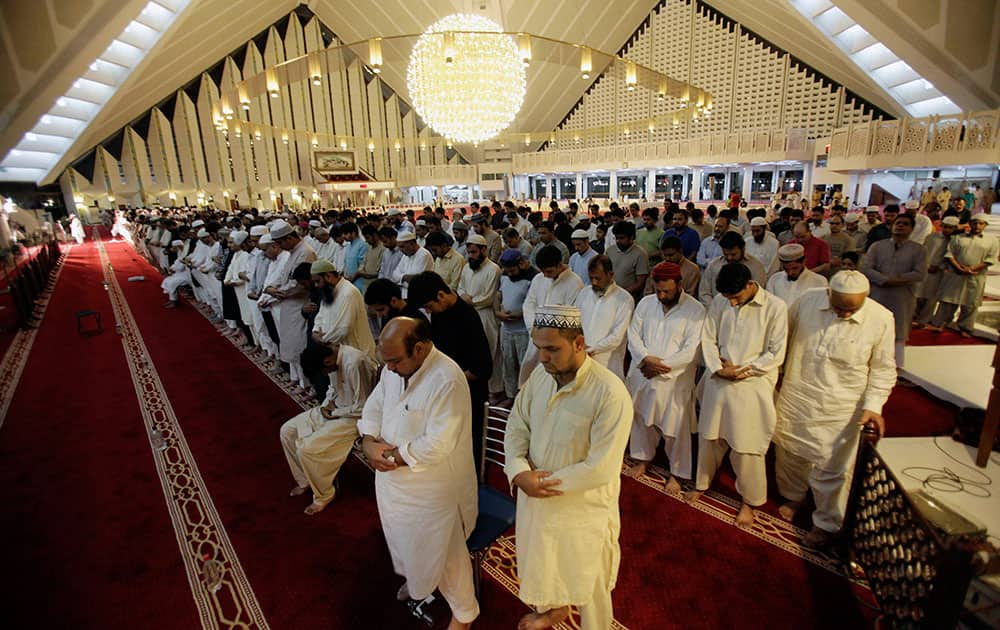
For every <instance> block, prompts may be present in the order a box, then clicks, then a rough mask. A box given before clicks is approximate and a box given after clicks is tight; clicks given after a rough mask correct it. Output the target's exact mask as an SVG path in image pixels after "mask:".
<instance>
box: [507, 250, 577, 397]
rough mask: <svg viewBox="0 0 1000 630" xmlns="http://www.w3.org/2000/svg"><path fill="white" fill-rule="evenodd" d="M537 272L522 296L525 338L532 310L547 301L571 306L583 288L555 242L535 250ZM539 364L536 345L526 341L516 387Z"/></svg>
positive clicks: (531, 320) (529, 332) (533, 314)
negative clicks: (526, 292)
mask: <svg viewBox="0 0 1000 630" xmlns="http://www.w3.org/2000/svg"><path fill="white" fill-rule="evenodd" d="M535 264H537V265H538V270H539V271H541V273H540V274H538V275H536V276H535V277H534V278H532V279H531V286H530V287H529V288H528V295H527V296H525V298H524V304H523V305H522V307H521V310H522V312H523V314H524V323H525V325H527V326H528V337H529V338H530V337H531V325H532V324H531V322H534V321H535V311H536V310H537V309H538V308H540V307H542V306H545V305H548V304H562V305H564V306H570V305H573V304H575V303H576V296H578V295H579V294H580V290H581V289H583V281H582V280H580V276H578V275H576V274H575V273H573V270H572V269H570V268H569V265H567V264H566V263H564V262H563V260H562V252H561V251H560V250H559V248H557V247H555V246H554V245H546V246H545V247H542V248H541V249H539V250H538V254H537V255H536V257H535ZM537 365H538V351H537V349H536V348H535V345H534V344H532V343H529V344H528V351H527V352H525V353H524V359H523V360H522V361H521V370H520V372H519V373H518V378H517V386H518V387H519V388H520V387H523V386H524V384H525V382H527V380H528V377H529V376H531V372H532V371H533V370H534V369H535V367H536V366H537Z"/></svg>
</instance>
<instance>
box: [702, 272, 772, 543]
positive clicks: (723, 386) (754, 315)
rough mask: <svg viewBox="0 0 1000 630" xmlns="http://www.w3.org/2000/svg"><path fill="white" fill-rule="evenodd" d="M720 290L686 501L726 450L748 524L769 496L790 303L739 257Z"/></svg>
mask: <svg viewBox="0 0 1000 630" xmlns="http://www.w3.org/2000/svg"><path fill="white" fill-rule="evenodd" d="M716 289H717V290H718V295H716V296H715V299H714V300H713V301H712V305H711V306H710V307H709V309H708V316H707V317H705V326H704V327H703V328H702V334H701V352H702V356H703V358H704V360H705V374H704V376H703V377H702V379H701V382H700V383H699V385H698V387H699V394H700V399H701V415H700V416H699V418H698V472H697V474H696V475H695V490H694V491H692V492H689V493H688V495H687V499H688V501H695V500H697V499H698V498H699V497H700V496H701V494H702V493H703V492H704V491H705V490H707V489H708V487H709V485H710V484H711V483H712V479H713V478H714V477H715V473H716V471H718V469H719V466H720V465H721V464H722V459H723V458H724V457H725V456H726V452H727V451H731V452H730V454H729V460H730V461H731V462H732V464H733V469H734V470H735V471H736V490H737V492H739V493H740V495H741V496H742V499H743V505H742V506H741V508H740V512H739V514H738V515H737V517H736V524H737V525H739V526H741V527H749V526H750V525H752V524H753V521H754V510H753V508H755V507H757V506H760V505H763V504H764V502H765V501H767V476H766V474H765V470H764V454H765V453H767V449H768V446H770V444H771V434H772V433H773V432H774V424H775V422H776V421H777V417H776V416H775V411H774V386H775V384H776V383H777V380H778V369H779V368H780V367H781V364H782V363H783V362H784V359H785V341H786V337H787V333H788V309H787V307H786V306H785V303H784V302H782V301H781V300H780V299H778V298H776V297H774V296H773V295H771V294H770V293H768V292H767V291H766V290H764V289H763V288H762V287H761V286H760V285H758V284H757V283H756V282H754V281H753V280H752V279H751V277H750V270H749V269H748V268H747V267H745V266H744V265H741V264H738V263H737V264H730V265H726V266H725V267H723V268H722V269H721V270H720V271H719V277H718V280H717V282H716Z"/></svg>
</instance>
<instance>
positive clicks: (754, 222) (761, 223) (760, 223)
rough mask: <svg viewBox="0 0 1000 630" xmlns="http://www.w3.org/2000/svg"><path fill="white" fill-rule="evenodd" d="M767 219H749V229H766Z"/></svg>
mask: <svg viewBox="0 0 1000 630" xmlns="http://www.w3.org/2000/svg"><path fill="white" fill-rule="evenodd" d="M766 226H767V219H765V218H764V217H754V218H752V219H750V227H766Z"/></svg>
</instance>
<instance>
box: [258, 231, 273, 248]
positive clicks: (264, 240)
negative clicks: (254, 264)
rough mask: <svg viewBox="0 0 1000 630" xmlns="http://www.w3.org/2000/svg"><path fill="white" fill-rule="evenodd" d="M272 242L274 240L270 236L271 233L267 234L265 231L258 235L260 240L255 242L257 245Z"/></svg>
mask: <svg viewBox="0 0 1000 630" xmlns="http://www.w3.org/2000/svg"><path fill="white" fill-rule="evenodd" d="M273 242H274V239H273V238H271V235H270V234H268V233H267V232H264V235H263V236H261V237H260V240H259V241H257V244H258V245H270V244H271V243H273Z"/></svg>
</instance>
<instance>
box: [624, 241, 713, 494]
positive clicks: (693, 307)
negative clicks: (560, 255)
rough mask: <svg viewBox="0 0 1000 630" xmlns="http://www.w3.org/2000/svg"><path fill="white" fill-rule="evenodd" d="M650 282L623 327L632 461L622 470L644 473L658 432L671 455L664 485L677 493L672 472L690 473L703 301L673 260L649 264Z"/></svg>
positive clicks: (636, 474) (685, 475) (683, 475)
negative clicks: (691, 292)
mask: <svg viewBox="0 0 1000 630" xmlns="http://www.w3.org/2000/svg"><path fill="white" fill-rule="evenodd" d="M685 260H687V259H685ZM688 262H690V261H688ZM691 264H694V263H691ZM653 288H654V294H653V295H647V296H646V297H644V298H642V300H641V301H640V302H639V304H638V306H636V307H635V313H634V314H633V315H632V322H631V324H629V328H628V347H629V352H630V353H631V355H632V366H631V367H630V368H629V372H628V378H627V379H626V380H625V386H626V387H627V388H628V392H629V394H630V395H631V397H632V401H633V408H634V412H635V417H634V419H633V422H632V432H631V435H630V436H629V452H630V454H631V456H632V459H633V460H635V464H634V465H633V466H631V467H630V468H629V469H628V470H627V471H626V473H625V474H627V475H628V476H630V477H634V478H639V477H641V476H642V475H644V474H645V473H646V471H647V470H648V469H649V464H650V462H651V461H653V457H654V456H655V455H656V448H657V446H659V442H660V438H663V442H664V451H665V453H666V455H667V459H668V460H669V461H670V478H669V479H668V481H667V490H668V491H671V492H678V493H679V492H680V491H681V486H680V484H679V483H678V482H677V479H676V478H675V476H676V477H681V478H683V479H690V478H691V433H692V432H693V431H694V429H695V412H694V384H695V380H694V379H695V370H696V369H697V367H698V356H699V350H700V348H701V328H702V324H703V323H704V321H705V307H704V306H702V305H701V303H700V302H699V301H698V300H696V299H695V298H693V297H691V296H690V295H688V294H687V293H686V292H685V291H684V288H683V286H682V285H681V268H680V266H679V265H677V264H676V263H673V262H662V263H660V264H659V265H657V266H656V267H654V268H653Z"/></svg>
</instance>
